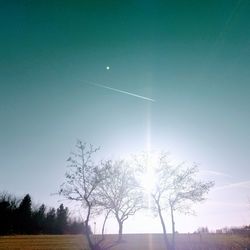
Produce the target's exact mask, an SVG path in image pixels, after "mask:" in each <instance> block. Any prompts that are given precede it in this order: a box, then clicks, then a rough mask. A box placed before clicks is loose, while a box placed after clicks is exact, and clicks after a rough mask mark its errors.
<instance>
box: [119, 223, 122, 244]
mask: <svg viewBox="0 0 250 250" xmlns="http://www.w3.org/2000/svg"><path fill="white" fill-rule="evenodd" d="M118 224H119V236H118V242H119V241H121V240H122V229H123V221H118Z"/></svg>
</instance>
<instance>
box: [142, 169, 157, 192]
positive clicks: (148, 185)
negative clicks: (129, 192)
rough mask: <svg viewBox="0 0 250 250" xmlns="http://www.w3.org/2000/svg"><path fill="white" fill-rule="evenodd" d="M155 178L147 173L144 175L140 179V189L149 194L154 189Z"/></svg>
mask: <svg viewBox="0 0 250 250" xmlns="http://www.w3.org/2000/svg"><path fill="white" fill-rule="evenodd" d="M155 184H156V183H155V176H154V174H153V173H150V172H149V171H148V172H147V173H145V174H144V175H143V176H142V178H141V185H142V188H143V189H144V190H145V191H146V193H147V194H151V193H152V191H153V189H154V187H155Z"/></svg>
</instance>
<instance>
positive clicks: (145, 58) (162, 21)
mask: <svg viewBox="0 0 250 250" xmlns="http://www.w3.org/2000/svg"><path fill="white" fill-rule="evenodd" d="M249 12H250V2H249V0H211V1H198V0H190V1H184V0H183V1H181V0H177V1H149V0H145V1H143V0H134V1H130V0H129V1H95V0H92V1H32V0H26V1H24V0H23V1H14V0H13V1H0V30H1V32H0V190H1V191H8V192H10V193H13V194H15V195H19V196H22V195H24V194H26V193H30V194H31V196H32V198H33V200H34V202H36V203H37V204H39V203H42V202H44V203H46V204H48V205H51V206H58V204H59V202H60V197H58V196H55V195H51V194H53V193H55V192H57V191H58V189H59V186H60V184H61V183H62V182H63V181H64V173H65V171H66V159H67V158H68V156H69V154H70V152H71V151H73V150H74V145H75V143H76V140H77V138H79V139H81V140H83V141H86V142H88V143H92V144H94V145H96V146H101V151H100V153H99V154H100V155H99V157H100V158H105V159H109V158H113V159H116V158H119V157H126V156H129V155H130V154H134V153H138V152H141V151H143V150H147V149H148V148H150V149H152V150H164V151H167V152H170V153H171V157H173V158H174V159H176V160H177V161H185V162H186V163H187V164H192V163H193V162H196V163H198V164H199V166H200V170H201V175H202V176H203V177H204V178H205V179H209V180H213V181H215V187H214V188H213V189H212V190H211V192H210V193H209V195H208V199H207V201H206V202H205V203H204V204H201V205H199V206H197V209H196V213H197V215H196V216H195V217H192V216H188V217H187V216H185V217H184V216H178V217H177V219H176V220H177V221H176V229H177V230H178V231H180V232H182V231H183V232H187V231H190V232H192V231H194V230H196V229H197V227H199V226H208V227H209V228H212V229H215V228H220V227H223V226H239V225H243V224H244V225H245V224H249V223H250V220H249V218H250V206H249V203H250V202H249V197H250V171H249V164H250V83H249V79H250V70H249V69H250V17H249ZM107 67H109V69H107ZM142 97H143V98H142ZM141 225H144V226H143V227H142V226H141ZM114 227H115V226H112V222H110V225H109V227H108V228H107V232H110V233H111V232H115V230H116V229H114ZM124 231H125V232H129V233H133V232H161V227H160V223H159V219H158V218H153V217H152V216H151V215H146V216H145V214H140V215H138V216H136V217H135V218H133V219H129V220H128V222H127V226H126V225H125V226H124Z"/></svg>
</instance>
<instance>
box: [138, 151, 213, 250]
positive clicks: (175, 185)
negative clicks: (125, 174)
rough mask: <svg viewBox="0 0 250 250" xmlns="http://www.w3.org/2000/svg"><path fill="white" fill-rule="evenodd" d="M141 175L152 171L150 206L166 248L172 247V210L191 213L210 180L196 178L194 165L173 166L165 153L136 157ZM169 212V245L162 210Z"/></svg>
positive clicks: (173, 242) (206, 191)
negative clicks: (154, 213)
mask: <svg viewBox="0 0 250 250" xmlns="http://www.w3.org/2000/svg"><path fill="white" fill-rule="evenodd" d="M136 162H137V165H138V166H139V168H138V169H139V170H140V175H141V176H143V175H145V174H146V173H147V172H148V171H150V172H151V178H152V179H154V184H153V185H152V186H151V188H150V190H147V192H149V195H150V197H151V200H152V204H151V209H152V210H153V211H155V212H156V213H157V214H158V216H159V218H160V222H161V225H162V229H163V236H164V242H165V247H166V249H168V250H169V249H172V250H175V220H174V212H175V211H178V212H182V213H190V212H191V211H192V209H191V208H192V205H193V204H194V203H196V202H201V201H203V200H204V199H205V194H207V193H208V191H209V189H210V188H211V187H212V186H213V182H202V181H197V180H196V179H195V175H196V173H197V172H198V169H197V167H188V168H185V167H184V164H179V165H172V164H171V162H170V160H169V159H168V154H167V153H161V154H159V155H156V156H155V155H154V159H153V160H152V155H151V154H150V153H146V154H143V155H142V157H141V158H137V160H136ZM169 210H170V214H171V224H172V244H171V243H170V242H169V240H168V237H167V230H166V222H165V220H164V216H163V213H164V211H169Z"/></svg>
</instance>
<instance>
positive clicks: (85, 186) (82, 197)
mask: <svg viewBox="0 0 250 250" xmlns="http://www.w3.org/2000/svg"><path fill="white" fill-rule="evenodd" d="M99 149H100V148H99V147H98V148H95V147H94V146H93V145H92V144H87V143H83V142H82V141H80V140H77V143H76V150H75V151H74V152H71V155H70V157H69V158H68V159H67V162H68V163H69V165H68V167H69V170H68V171H67V172H66V174H65V182H64V183H63V184H62V185H61V187H60V190H59V194H60V195H62V196H64V197H65V198H66V199H68V200H74V201H79V202H81V204H82V206H83V207H85V208H86V209H87V215H86V218H85V224H86V225H85V226H86V227H87V228H88V222H89V218H90V216H91V213H92V210H93V208H94V207H95V206H96V204H97V202H96V192H97V188H98V186H99V185H100V183H101V182H102V181H103V180H104V179H105V174H106V170H105V167H106V165H104V164H96V163H95V162H94V159H93V156H94V155H95V153H97V152H98V150H99ZM86 236H87V239H88V243H89V246H90V248H91V249H94V247H95V246H94V244H93V243H92V241H91V239H90V235H89V233H88V232H87V234H86Z"/></svg>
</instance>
